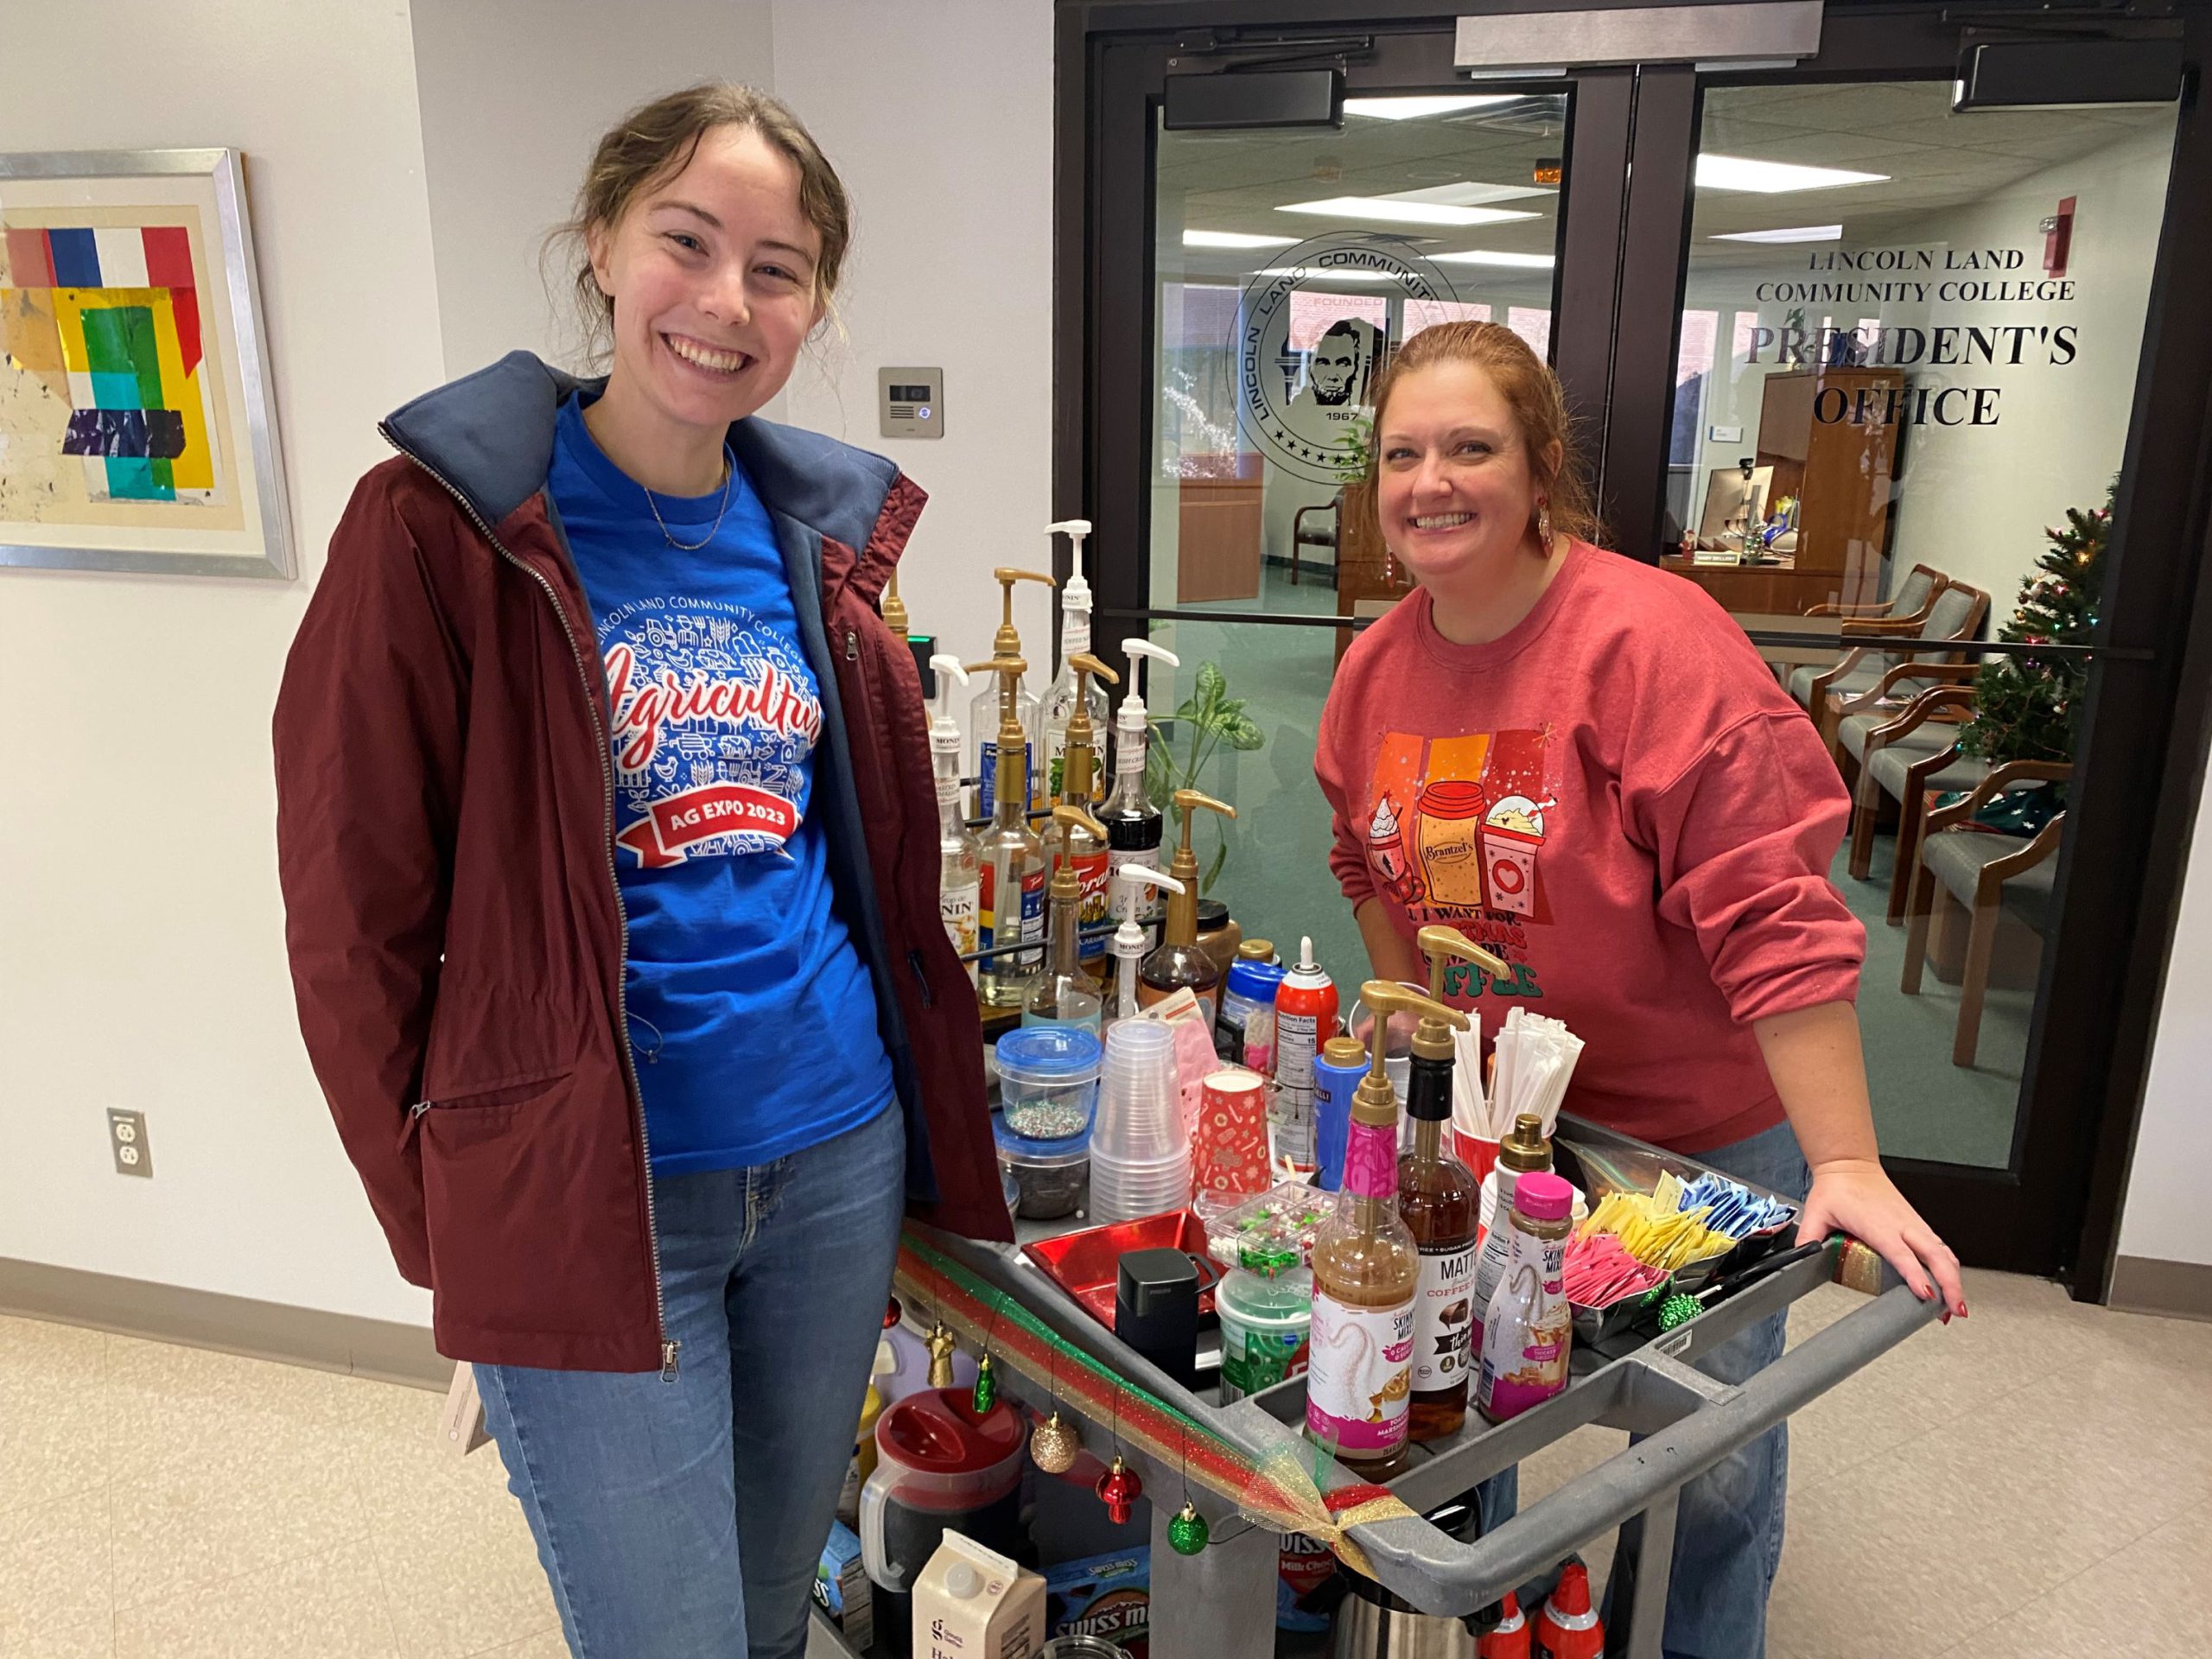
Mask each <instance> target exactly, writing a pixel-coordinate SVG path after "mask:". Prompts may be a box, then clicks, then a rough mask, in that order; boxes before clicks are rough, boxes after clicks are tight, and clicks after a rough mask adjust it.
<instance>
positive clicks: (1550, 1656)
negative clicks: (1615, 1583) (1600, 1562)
mask: <svg viewBox="0 0 2212 1659" xmlns="http://www.w3.org/2000/svg"><path fill="white" fill-rule="evenodd" d="M1535 1645H1536V1651H1537V1652H1539V1653H1541V1654H1543V1655H1544V1656H1546V1659H1604V1655H1605V1626H1604V1625H1603V1624H1599V1622H1598V1615H1597V1613H1596V1612H1595V1611H1592V1608H1591V1605H1590V1573H1589V1569H1587V1568H1586V1567H1584V1566H1583V1565H1582V1563H1581V1562H1580V1561H1569V1562H1568V1563H1567V1566H1566V1567H1563V1568H1562V1569H1561V1570H1560V1575H1559V1583H1558V1584H1557V1586H1554V1588H1553V1591H1552V1593H1551V1595H1550V1597H1549V1598H1548V1599H1547V1600H1546V1601H1545V1603H1544V1608H1543V1611H1542V1612H1541V1613H1539V1614H1538V1615H1537V1616H1536V1643H1535Z"/></svg>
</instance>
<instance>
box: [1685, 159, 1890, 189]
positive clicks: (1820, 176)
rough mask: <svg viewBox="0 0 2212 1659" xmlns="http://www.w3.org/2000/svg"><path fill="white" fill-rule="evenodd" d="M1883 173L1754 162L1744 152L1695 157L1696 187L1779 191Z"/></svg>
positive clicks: (1877, 177)
mask: <svg viewBox="0 0 2212 1659" xmlns="http://www.w3.org/2000/svg"><path fill="white" fill-rule="evenodd" d="M1889 176H1890V175H1888V174H1886V173H1853V172H1851V171H1849V170H1848V169H1847V168H1840V167H1801V166H1799V165H1798V164H1797V163H1796V162H1757V161H1753V160H1751V157H1749V156H1713V155H1704V156H1699V157H1698V158H1697V188H1699V189H1700V190H1750V191H1755V192H1757V193H1758V194H1760V195H1768V196H1771V195H1780V194H1783V192H1784V191H1789V190H1832V189H1834V188H1835V187H1837V186H1838V185H1843V184H1880V183H1882V182H1883V181H1885V180H1887V179H1888V178H1889Z"/></svg>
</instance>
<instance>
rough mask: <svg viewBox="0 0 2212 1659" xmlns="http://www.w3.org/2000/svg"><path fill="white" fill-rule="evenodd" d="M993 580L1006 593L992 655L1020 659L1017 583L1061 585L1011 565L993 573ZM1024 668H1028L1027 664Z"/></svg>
mask: <svg viewBox="0 0 2212 1659" xmlns="http://www.w3.org/2000/svg"><path fill="white" fill-rule="evenodd" d="M991 580H992V581H994V582H997V583H998V584H999V586H1000V587H1001V588H1002V589H1004V591H1005V608H1004V610H1003V611H1001V613H1000V615H999V631H998V632H996V633H995V634H994V635H993V636H992V637H991V655H992V656H993V657H1019V656H1020V654H1021V636H1020V634H1018V633H1016V632H1014V583H1015V582H1043V583H1044V584H1045V585H1046V587H1047V588H1057V587H1058V586H1059V585H1060V584H1059V583H1058V582H1054V581H1053V580H1052V578H1051V577H1050V576H1047V575H1040V574H1039V572H1037V571H1034V570H1017V569H1014V567H1013V566H1012V565H1009V564H1002V565H1001V566H999V567H998V569H995V570H994V571H992V572H991ZM1023 666H1024V667H1025V668H1026V667H1027V664H1023Z"/></svg>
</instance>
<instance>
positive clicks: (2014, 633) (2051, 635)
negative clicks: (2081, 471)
mask: <svg viewBox="0 0 2212 1659" xmlns="http://www.w3.org/2000/svg"><path fill="white" fill-rule="evenodd" d="M2106 502H2107V505H2104V506H2101V507H2097V508H2094V509H2092V510H2091V511H2089V512H2082V510H2081V509H2080V508H2078V507H2069V508H2067V510H2066V522H2065V524H2063V525H2058V524H2054V525H2052V526H2051V527H2050V529H2048V530H2046V531H2044V535H2045V536H2046V537H2049V538H2050V547H2049V548H2047V549H2046V550H2044V554H2043V556H2042V557H2040V558H2038V559H2037V561H2036V571H2035V574H2034V575H2031V576H2029V577H2028V578H2027V579H2026V580H2025V581H2024V582H2022V583H2021V584H2020V602H2019V604H2018V606H2016V607H2014V608H2013V611H2012V620H2011V621H2009V622H2007V623H2006V624H2005V626H2003V627H2001V628H2000V629H1999V630H1998V638H1999V639H2003V640H2005V641H2006V642H2008V643H2010V644H2013V645H2088V643H2089V636H2090V635H2091V634H2092V633H2093V632H2094V631H2095V629H2096V626H2097V606H2098V603H2099V598H2100V595H2101V593H2102V591H2103V588H2104V575H2105V542H2106V538H2107V536H2108V535H2109V534H2110V532H2111V529H2112V507H2111V505H2110V502H2111V496H2110V495H2109V493H2107V497H2106ZM2088 683H2089V668H2088V663H2087V662H2086V661H2085V660H2084V659H2083V658H2079V657H2056V658H2054V657H2038V656H2037V655H2035V654H2034V653H2033V652H2022V653H2020V654H2019V655H2018V656H2011V657H1992V658H1986V659H1985V660H1984V661H1983V663H1982V664H1981V671H1980V673H1979V674H1977V675H1976V676H1975V677H1974V718H1973V719H1972V720H1971V721H1968V722H1967V727H1966V729H1965V730H1964V731H1963V732H1962V733H1961V734H1960V737H1959V747H1961V749H1963V750H1964V751H1965V752H1966V753H1968V754H1973V755H1979V756H1980V757H1981V758H1982V759H1983V760H1986V761H1988V762H1989V763H1990V764H1991V765H1992V766H2001V765H2003V764H2004V763H2005V761H2007V760H2060V761H2066V760H2072V759H2073V758H2074V743H2075V737H2076V735H2077V734H2078V732H2079V728H2080V722H2081V716H2082V701H2083V698H2084V696H2085V695H2086V693H2087V692H2088Z"/></svg>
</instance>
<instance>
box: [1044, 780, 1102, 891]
mask: <svg viewBox="0 0 2212 1659" xmlns="http://www.w3.org/2000/svg"><path fill="white" fill-rule="evenodd" d="M1052 822H1053V823H1056V824H1058V826H1059V830H1060V856H1059V858H1058V861H1057V862H1055V863H1054V865H1053V867H1052V893H1051V895H1050V896H1051V899H1052V902H1053V903H1054V904H1056V905H1057V904H1061V903H1064V902H1065V903H1067V904H1074V903H1076V902H1077V900H1079V899H1081V898H1082V897H1083V878H1082V877H1081V876H1080V875H1078V874H1076V868H1075V855H1074V854H1073V853H1072V852H1071V851H1070V849H1069V847H1068V841H1069V838H1070V837H1071V836H1073V835H1074V834H1075V832H1076V830H1077V829H1088V830H1090V833H1091V834H1092V835H1094V836H1097V837H1098V841H1099V844H1100V845H1101V846H1103V845H1104V844H1105V842H1106V826H1105V825H1104V824H1103V823H1099V822H1098V820H1097V819H1096V818H1094V817H1091V816H1090V813H1088V812H1086V811H1084V810H1083V809H1082V808H1081V807H1079V806H1069V805H1060V806H1056V807H1054V808H1053V809H1052Z"/></svg>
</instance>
